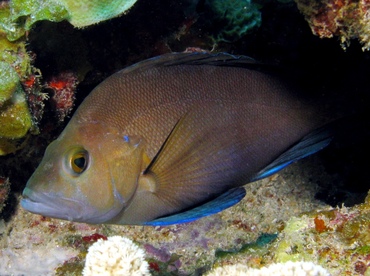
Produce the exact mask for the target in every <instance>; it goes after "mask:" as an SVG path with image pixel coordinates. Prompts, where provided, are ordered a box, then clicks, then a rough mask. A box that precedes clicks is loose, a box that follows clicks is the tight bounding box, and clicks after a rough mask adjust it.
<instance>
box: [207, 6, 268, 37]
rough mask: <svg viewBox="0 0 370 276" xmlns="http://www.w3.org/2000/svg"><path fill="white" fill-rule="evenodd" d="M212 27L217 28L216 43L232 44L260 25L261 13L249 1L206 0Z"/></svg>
mask: <svg viewBox="0 0 370 276" xmlns="http://www.w3.org/2000/svg"><path fill="white" fill-rule="evenodd" d="M205 6H206V8H207V9H208V10H209V11H208V12H210V20H211V21H212V25H215V26H219V27H220V28H218V29H217V34H215V35H214V39H215V40H216V41H226V42H233V41H236V40H238V39H239V38H241V37H242V36H244V35H245V34H247V33H248V32H249V31H250V30H252V29H253V28H256V27H259V26H260V25H261V13H260V12H259V10H258V6H257V5H256V4H255V3H253V2H252V1H251V0H243V1H238V0H229V1H220V0H206V1H205Z"/></svg>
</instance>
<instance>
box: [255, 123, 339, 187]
mask: <svg viewBox="0 0 370 276" xmlns="http://www.w3.org/2000/svg"><path fill="white" fill-rule="evenodd" d="M331 140H332V133H331V129H330V128H328V127H325V126H324V127H321V128H319V129H317V130H315V131H313V132H311V133H310V134H308V135H306V136H305V137H303V138H302V139H301V140H300V141H299V142H298V143H297V144H295V145H294V146H292V147H291V148H290V149H288V150H287V151H286V152H284V153H283V154H281V155H280V156H279V157H278V158H277V159H275V160H274V161H273V162H272V163H270V164H269V165H268V166H267V167H265V168H264V169H262V170H261V171H259V172H258V173H257V175H256V176H255V177H254V178H253V179H252V181H256V180H259V179H262V178H265V177H268V176H270V175H273V174H274V173H276V172H278V171H280V170H282V169H283V168H285V167H286V166H288V165H290V164H291V163H294V162H296V161H298V160H300V159H302V158H305V157H307V156H309V155H311V154H314V153H316V152H318V151H320V150H322V149H323V148H325V147H326V146H327V145H329V143H330V142H331Z"/></svg>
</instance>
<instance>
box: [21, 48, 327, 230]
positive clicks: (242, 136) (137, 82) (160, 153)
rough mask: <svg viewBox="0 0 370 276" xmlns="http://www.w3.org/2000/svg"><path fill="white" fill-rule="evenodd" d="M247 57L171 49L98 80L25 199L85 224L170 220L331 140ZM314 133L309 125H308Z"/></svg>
mask: <svg viewBox="0 0 370 276" xmlns="http://www.w3.org/2000/svg"><path fill="white" fill-rule="evenodd" d="M255 65H256V64H255V62H254V61H253V60H251V59H250V58H247V57H242V56H232V55H228V54H215V55H212V54H205V53H172V54H167V55H164V56H160V57H156V58H153V59H149V60H146V61H143V62H140V63H138V64H135V65H133V66H130V67H128V68H126V69H123V70H122V71H120V72H118V73H115V74H113V75H112V76H111V77H109V78H108V79H106V80H105V81H104V82H102V83H101V84H100V85H98V86H97V87H96V88H95V89H94V90H93V91H92V92H91V93H90V94H89V96H88V97H87V98H86V99H85V100H84V102H83V103H82V104H81V105H80V106H79V108H78V109H77V111H76V112H75V114H74V116H73V118H72V119H71V120H70V122H69V123H68V125H67V126H66V128H65V129H64V131H63V132H62V133H61V134H60V136H59V137H58V138H57V139H56V140H55V141H53V142H52V143H51V144H50V145H49V146H48V148H47V150H46V152H45V155H44V158H43V160H42V162H41V164H40V165H39V167H38V168H37V169H36V171H35V172H34V174H33V175H32V176H31V178H30V179H29V181H28V183H27V186H26V188H25V190H24V192H23V199H22V201H21V205H22V206H23V208H25V209H26V210H28V211H31V212H34V213H38V214H42V215H45V216H50V217H55V218H61V219H67V220H72V221H80V222H87V223H94V224H95V223H111V224H138V225H140V224H141V225H143V224H144V225H167V224H172V223H179V222H186V221H191V220H194V219H197V218H199V217H202V216H205V215H209V214H212V213H215V212H218V211H220V210H222V209H225V208H227V207H229V206H231V205H233V204H235V203H237V202H238V201H239V200H240V199H241V198H242V197H243V196H244V194H245V191H244V189H243V188H242V186H243V185H244V184H247V183H249V182H251V181H255V180H257V179H260V178H263V177H266V176H268V175H271V174H272V173H274V172H276V171H278V170H279V169H281V168H283V167H285V166H286V165H288V164H290V163H291V162H294V161H295V160H298V159H300V158H302V157H304V156H307V155H308V154H311V153H313V152H315V151H317V150H319V149H321V148H322V147H324V146H325V145H327V143H328V142H329V140H330V138H329V137H328V136H327V135H326V133H325V132H322V131H316V133H315V132H314V134H312V132H313V131H314V130H315V129H317V128H318V127H320V126H322V125H323V124H324V122H325V120H324V119H323V116H321V115H320V114H319V112H317V110H316V109H315V108H314V107H313V106H312V105H306V104H305V103H303V102H300V101H299V100H297V97H296V96H295V91H294V90H292V88H291V87H289V86H287V85H286V84H285V83H284V82H282V81H281V80H280V79H279V78H277V77H275V76H273V75H271V74H268V73H263V72H261V71H260V70H256V69H255V68H253V67H254V66H255ZM310 133H311V134H310Z"/></svg>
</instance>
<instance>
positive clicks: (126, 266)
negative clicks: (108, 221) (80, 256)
mask: <svg viewBox="0 0 370 276" xmlns="http://www.w3.org/2000/svg"><path fill="white" fill-rule="evenodd" d="M144 256H145V254H144V251H143V250H142V249H140V248H139V247H138V246H137V245H135V244H134V243H133V242H132V241H131V240H129V239H127V238H124V237H120V236H112V237H109V238H108V239H107V240H104V239H99V240H98V241H97V242H96V243H94V244H93V245H92V246H91V247H90V248H89V249H88V253H87V256H86V264H85V268H84V270H83V275H84V276H88V275H150V274H149V270H148V269H149V265H148V263H147V262H146V261H145V260H144Z"/></svg>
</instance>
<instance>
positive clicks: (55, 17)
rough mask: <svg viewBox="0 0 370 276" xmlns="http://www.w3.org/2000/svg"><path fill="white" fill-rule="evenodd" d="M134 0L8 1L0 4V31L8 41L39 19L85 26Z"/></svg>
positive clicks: (108, 16) (24, 32) (123, 9)
mask: <svg viewBox="0 0 370 276" xmlns="http://www.w3.org/2000/svg"><path fill="white" fill-rule="evenodd" d="M135 2H136V0H116V1H101V0H100V1H99V0H95V1H88V0H87V1H71V0H61V1H56V0H42V1H36V0H26V1H24V0H12V1H9V2H5V1H3V2H1V6H0V10H1V12H0V29H2V30H3V31H4V32H5V33H6V34H7V38H8V39H9V40H10V41H15V40H17V39H19V38H21V37H22V36H24V35H25V34H26V33H27V32H28V31H29V30H30V29H31V27H32V25H33V24H34V23H36V22H38V21H41V20H48V21H52V22H60V21H63V20H68V21H69V22H70V23H71V24H72V25H73V26H75V27H86V26H89V25H92V24H96V23H99V22H101V21H104V20H108V19H110V18H113V17H116V16H118V15H120V14H122V13H124V12H125V11H127V10H128V9H129V8H131V7H132V5H133V4H134V3H135Z"/></svg>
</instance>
